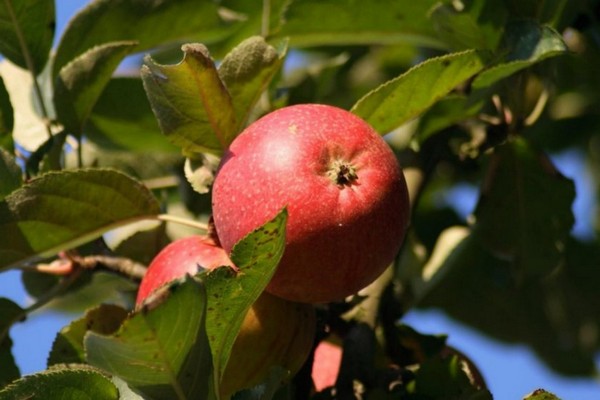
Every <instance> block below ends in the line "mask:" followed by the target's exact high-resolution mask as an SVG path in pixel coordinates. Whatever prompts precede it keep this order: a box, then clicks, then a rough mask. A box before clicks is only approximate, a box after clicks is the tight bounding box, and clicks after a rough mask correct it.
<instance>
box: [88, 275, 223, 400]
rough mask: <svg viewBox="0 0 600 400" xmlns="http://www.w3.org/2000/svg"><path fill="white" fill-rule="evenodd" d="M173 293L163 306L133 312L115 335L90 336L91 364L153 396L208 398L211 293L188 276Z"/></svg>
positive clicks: (89, 353) (172, 289) (90, 334)
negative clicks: (208, 302) (207, 321)
mask: <svg viewBox="0 0 600 400" xmlns="http://www.w3.org/2000/svg"><path fill="white" fill-rule="evenodd" d="M168 290H169V292H170V295H169V296H168V297H167V298H166V299H165V300H164V301H163V302H162V303H161V304H159V305H158V306H157V307H156V308H154V309H151V310H149V309H142V310H141V311H140V312H138V313H136V314H133V316H132V317H131V318H130V319H127V320H126V321H125V322H124V323H123V324H122V325H121V328H120V329H119V330H118V331H117V332H116V333H115V334H113V335H111V336H105V335H100V334H98V333H95V332H88V333H87V334H86V336H85V340H84V346H85V352H86V356H87V361H88V362H89V363H90V364H92V365H94V366H97V367H100V368H102V369H104V370H106V371H108V372H110V373H111V374H114V375H117V376H118V377H120V378H121V379H123V380H124V381H125V382H127V383H128V384H129V385H130V386H132V387H133V388H136V389H138V390H139V391H141V392H143V393H144V394H145V395H146V396H148V397H150V398H164V399H175V398H178V399H192V398H193V399H196V398H197V399H208V398H209V397H208V395H209V385H210V378H211V371H212V361H211V353H210V348H209V344H208V338H207V337H206V330H205V318H206V292H205V289H204V287H203V286H202V285H201V284H200V283H198V282H196V281H194V280H193V279H192V278H190V277H186V278H185V279H184V280H183V281H181V282H180V283H177V284H175V285H174V286H171V287H170V288H169V289H168ZM132 360H135V362H133V363H132Z"/></svg>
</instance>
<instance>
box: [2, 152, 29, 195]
mask: <svg viewBox="0 0 600 400" xmlns="http://www.w3.org/2000/svg"><path fill="white" fill-rule="evenodd" d="M22 184H23V173H22V172H21V168H20V167H19V166H18V165H17V162H16V161H15V158H14V157H13V156H12V155H11V154H10V153H9V152H8V151H6V150H4V149H3V148H0V200H2V199H4V198H5V197H6V196H7V195H8V194H9V193H10V192H12V191H13V190H16V189H18V188H19V187H20V186H21V185H22Z"/></svg>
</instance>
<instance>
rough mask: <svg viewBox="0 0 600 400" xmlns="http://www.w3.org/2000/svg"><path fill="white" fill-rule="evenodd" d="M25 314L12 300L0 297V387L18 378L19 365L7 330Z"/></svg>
mask: <svg viewBox="0 0 600 400" xmlns="http://www.w3.org/2000/svg"><path fill="white" fill-rule="evenodd" d="M24 315H25V313H24V311H23V309H22V308H21V307H19V305H17V304H16V303H14V302H13V301H11V300H9V299H6V298H3V297H0V365H1V366H2V367H1V368H0V388H1V387H4V386H5V385H7V384H8V383H9V382H11V381H13V380H15V379H17V378H19V376H20V372H19V367H17V364H16V363H15V359H14V357H13V355H12V340H11V339H10V336H9V334H8V331H9V330H10V328H11V327H12V324H14V323H15V322H18V320H19V319H20V318H21V317H23V316H24Z"/></svg>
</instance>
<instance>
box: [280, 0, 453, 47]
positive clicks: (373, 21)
mask: <svg viewBox="0 0 600 400" xmlns="http://www.w3.org/2000/svg"><path fill="white" fill-rule="evenodd" d="M435 3H436V1H435V0H423V1H418V2H415V1H409V0H372V1H369V2H363V1H355V0H325V1H323V0H296V1H294V2H292V3H291V4H290V5H289V6H288V7H287V8H286V10H285V13H284V15H283V24H282V27H281V29H280V30H279V31H276V32H275V34H276V37H287V36H289V37H290V40H291V44H292V45H293V46H320V45H340V44H384V43H385V44H390V43H414V44H418V45H422V46H427V47H438V48H439V47H443V45H442V44H441V43H440V42H439V41H438V40H437V38H436V35H435V32H434V31H433V28H432V26H431V23H430V22H429V20H428V18H427V12H428V11H429V9H430V8H431V7H432V6H433V5H434V4H435Z"/></svg>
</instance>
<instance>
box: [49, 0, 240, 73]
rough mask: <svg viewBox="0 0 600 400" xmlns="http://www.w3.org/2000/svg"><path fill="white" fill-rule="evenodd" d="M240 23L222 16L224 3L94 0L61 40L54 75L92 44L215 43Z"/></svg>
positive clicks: (143, 48)
mask: <svg viewBox="0 0 600 400" xmlns="http://www.w3.org/2000/svg"><path fill="white" fill-rule="evenodd" d="M236 28H237V24H236V23H232V22H225V21H224V20H223V19H222V18H221V17H220V15H219V4H218V3H216V2H212V1H200V2H198V1H196V0H164V1H154V0H140V1H128V0H94V1H91V2H90V3H89V4H88V5H87V6H86V7H85V8H84V9H82V10H81V11H80V12H79V13H78V14H77V15H75V17H74V18H73V19H72V20H71V21H70V22H69V24H68V26H67V28H66V29H65V32H64V34H63V36H62V37H61V39H60V42H59V44H58V48H57V50H56V57H55V60H54V67H53V68H54V69H53V73H52V75H53V76H57V75H58V72H59V71H60V70H61V68H62V67H64V66H65V65H66V64H67V63H68V62H69V61H71V60H72V59H74V58H75V57H77V56H79V55H80V54H82V53H84V52H85V51H87V50H89V49H90V48H92V47H94V46H97V45H101V44H104V43H108V42H115V41H123V40H135V41H138V42H139V46H138V48H137V50H138V51H144V50H148V49H151V48H153V47H157V46H160V45H165V44H168V43H172V42H175V41H179V42H182V41H201V42H212V41H215V40H219V39H222V38H224V37H226V36H227V35H228V34H230V32H232V31H233V30H235V29H236Z"/></svg>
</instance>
